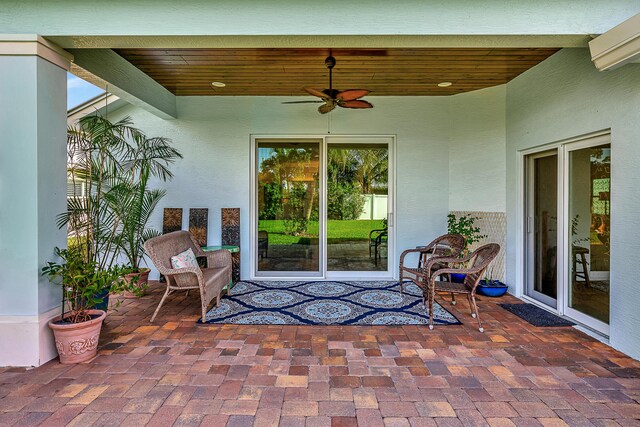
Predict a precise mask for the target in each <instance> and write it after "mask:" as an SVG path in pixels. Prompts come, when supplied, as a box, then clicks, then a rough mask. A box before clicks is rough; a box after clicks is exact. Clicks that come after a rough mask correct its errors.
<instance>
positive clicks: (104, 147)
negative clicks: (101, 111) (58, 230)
mask: <svg viewBox="0 0 640 427" xmlns="http://www.w3.org/2000/svg"><path fill="white" fill-rule="evenodd" d="M67 146H68V149H69V150H68V151H69V153H68V165H69V166H68V175H69V177H70V179H71V181H72V184H73V185H72V188H73V195H72V197H69V198H68V199H67V212H65V213H63V214H61V215H60V216H59V221H58V223H59V225H60V227H63V226H67V228H68V231H69V234H70V235H71V236H75V238H76V239H77V241H79V242H81V246H82V251H83V253H84V254H85V256H86V259H87V260H92V261H95V262H96V263H97V266H98V268H100V269H109V267H111V266H112V265H114V262H115V260H116V259H118V257H119V256H120V255H124V256H125V257H126V258H127V260H128V261H129V265H130V266H131V267H132V273H131V274H129V275H128V276H126V280H127V281H129V282H131V281H135V283H137V285H138V286H139V287H144V286H146V283H147V279H148V274H149V269H144V268H142V266H141V262H142V260H143V257H144V252H143V246H142V245H143V243H144V241H145V240H146V239H147V238H149V237H152V236H154V235H157V234H158V232H156V231H154V230H151V229H148V228H147V227H146V224H147V222H148V221H149V218H150V216H151V214H152V212H153V210H154V208H155V207H156V205H157V203H158V201H159V200H160V199H161V198H162V196H163V195H164V192H163V191H161V190H149V189H148V184H149V179H150V178H151V177H156V178H158V179H160V180H161V181H166V180H168V179H170V178H171V177H172V174H171V172H170V170H169V165H170V164H171V163H172V162H173V161H175V159H177V158H181V157H182V156H181V155H180V153H179V152H178V151H177V150H175V149H174V148H172V147H171V145H170V141H169V140H168V139H166V138H148V137H147V136H146V135H145V134H144V133H143V132H142V131H140V130H139V129H136V128H135V127H133V126H132V122H131V120H130V119H129V118H125V119H122V120H120V121H118V122H111V121H109V120H108V119H106V118H104V117H101V116H99V115H92V116H86V117H83V118H82V119H80V120H79V122H78V126H77V127H72V128H70V129H69V131H68V141H67ZM126 295H128V296H131V294H129V293H127V294H126ZM105 298H108V294H107V295H106V297H105Z"/></svg>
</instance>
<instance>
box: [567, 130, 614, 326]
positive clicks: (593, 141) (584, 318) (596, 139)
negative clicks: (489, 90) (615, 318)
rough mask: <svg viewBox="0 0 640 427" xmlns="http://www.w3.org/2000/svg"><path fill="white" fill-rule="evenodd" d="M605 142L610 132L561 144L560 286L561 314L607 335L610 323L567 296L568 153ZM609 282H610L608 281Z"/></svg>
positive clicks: (568, 245) (568, 285)
mask: <svg viewBox="0 0 640 427" xmlns="http://www.w3.org/2000/svg"><path fill="white" fill-rule="evenodd" d="M605 144H611V135H610V133H606V134H604V135H593V136H589V137H588V138H583V139H581V140H578V141H573V142H571V143H567V144H563V145H562V151H563V168H564V171H565V173H564V175H563V176H562V181H563V185H564V188H565V189H567V190H565V191H566V196H565V197H564V198H563V200H562V204H563V205H562V210H563V212H564V215H563V216H564V221H563V223H564V226H565V227H564V228H565V229H564V232H563V233H562V234H563V239H564V241H563V246H562V249H563V254H562V257H563V259H564V260H565V262H564V264H565V266H564V271H563V278H564V286H563V288H562V291H563V307H562V309H563V314H564V315H565V316H568V317H570V318H572V319H574V320H576V321H577V322H580V323H582V324H584V325H586V326H588V327H590V328H593V329H595V330H597V331H599V332H601V333H603V334H605V335H607V336H609V328H610V325H609V324H607V323H605V322H602V321H600V320H598V319H596V318H594V317H591V316H589V315H588V314H585V313H583V312H581V311H578V310H576V309H575V308H572V307H570V306H569V303H570V297H569V292H570V288H571V286H572V283H571V282H572V280H571V274H572V273H571V266H570V265H569V259H570V258H569V257H570V256H571V253H570V251H571V249H570V246H571V235H570V234H571V227H570V225H569V222H570V220H571V219H570V218H569V202H570V200H569V196H570V195H569V191H568V189H569V185H570V182H569V178H570V177H569V175H570V173H569V171H570V168H569V159H570V155H569V154H570V153H571V152H572V151H577V150H582V149H585V148H590V147H597V146H599V145H605ZM609 283H611V282H609ZM610 298H611V292H609V307H611V299H610ZM609 320H611V318H609Z"/></svg>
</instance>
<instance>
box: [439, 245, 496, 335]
mask: <svg viewBox="0 0 640 427" xmlns="http://www.w3.org/2000/svg"><path fill="white" fill-rule="evenodd" d="M498 252H500V245H498V244H497V243H489V244H488V245H484V246H481V247H479V248H478V249H476V250H475V251H473V252H472V253H471V254H469V255H468V256H466V257H464V258H432V259H431V260H430V261H429V262H428V264H427V269H432V267H433V266H435V265H436V264H438V265H442V264H448V265H449V266H447V267H444V268H439V269H437V270H436V271H434V272H433V273H432V274H431V277H430V279H429V286H428V288H429V289H428V290H427V291H426V292H428V299H429V329H433V301H434V299H435V295H436V292H447V293H450V294H451V297H452V299H453V300H452V304H455V301H456V299H455V294H466V295H467V299H468V300H469V306H470V307H471V317H475V318H476V319H477V320H478V330H479V331H480V332H484V328H483V327H482V323H481V322H480V316H479V315H478V305H477V304H476V288H477V286H478V283H479V282H480V279H481V278H482V276H483V275H484V272H485V271H486V269H487V267H488V266H489V264H491V261H493V259H494V258H495V257H496V256H497V255H498ZM456 264H458V265H461V266H462V267H461V268H453V267H451V265H456ZM453 273H458V274H466V276H465V278H464V282H463V283H454V282H451V281H450V280H444V281H439V280H436V279H438V278H442V277H443V276H447V278H449V277H450V274H453Z"/></svg>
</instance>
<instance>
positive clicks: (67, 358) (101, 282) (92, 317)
mask: <svg viewBox="0 0 640 427" xmlns="http://www.w3.org/2000/svg"><path fill="white" fill-rule="evenodd" d="M55 254H56V255H57V256H58V257H59V259H60V260H61V261H60V262H48V263H47V265H46V266H45V267H43V269H42V274H43V275H45V276H47V277H48V278H49V280H51V282H52V283H54V284H56V285H59V286H61V287H62V295H63V299H62V314H61V315H59V316H57V317H55V318H53V319H52V320H50V321H49V327H50V328H51V329H52V330H53V333H54V337H55V343H56V348H57V350H58V354H59V356H60V363H62V364H72V363H80V362H86V361H89V360H91V359H93V358H94V357H95V356H96V353H97V349H98V340H99V338H100V330H101V328H102V322H103V320H104V318H105V316H106V314H107V313H106V311H104V310H98V309H96V306H97V305H99V304H100V303H101V301H102V298H101V297H100V295H101V294H102V292H103V291H104V290H107V291H110V292H122V291H125V290H130V291H133V292H135V289H133V285H132V284H130V283H127V282H125V281H123V280H121V277H122V275H123V274H124V273H126V272H127V271H128V270H127V269H125V268H123V267H120V266H118V265H113V266H111V267H109V268H106V269H105V268H100V267H99V266H98V263H97V262H96V261H94V260H87V259H86V258H85V256H84V254H83V253H82V252H81V251H78V250H74V249H71V250H69V249H59V248H55Z"/></svg>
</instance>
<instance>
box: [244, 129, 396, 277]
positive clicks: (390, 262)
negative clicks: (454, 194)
mask: <svg viewBox="0 0 640 427" xmlns="http://www.w3.org/2000/svg"><path fill="white" fill-rule="evenodd" d="M295 139H305V140H318V141H319V143H320V171H321V177H320V186H321V192H320V197H319V203H320V206H319V211H320V212H322V215H321V217H320V218H318V220H319V227H320V232H319V238H320V246H319V256H320V263H319V264H320V271H319V272H315V271H314V272H300V271H298V272H295V271H283V272H279V271H277V272H269V271H262V272H259V271H258V258H259V257H258V253H257V250H256V242H257V238H258V236H257V234H258V233H257V230H258V193H257V191H258V186H257V176H258V175H257V168H258V164H257V162H258V142H260V140H283V141H286V140H295ZM330 140H334V143H340V142H345V141H347V140H348V142H349V143H350V144H356V143H358V142H361V143H363V144H365V143H367V142H368V143H371V141H372V140H380V143H382V140H386V141H385V142H386V143H387V144H388V147H389V160H388V161H389V176H388V181H389V195H388V199H387V212H388V218H389V220H388V237H387V270H386V271H327V239H326V236H327V234H326V233H327V221H326V218H327V202H326V200H327V161H326V159H327V151H328V144H331V142H330ZM395 146H396V136H395V135H386V134H375V135H348V134H271V135H269V134H251V135H250V156H249V157H250V164H249V171H250V173H249V189H250V190H249V227H250V228H249V248H250V249H249V265H250V270H249V279H250V280H262V279H264V280H278V279H281V280H297V279H301V280H304V279H318V280H341V279H344V280H349V279H351V280H353V279H358V280H369V279H373V280H376V279H377V280H381V279H384V280H393V279H394V278H395V277H396V274H397V271H396V270H397V264H396V259H395V258H396V256H395V247H396V246H395V245H396V242H395V239H396V233H395V230H396V215H395V212H396V209H395V208H396V203H395V193H396V175H395V170H396V163H395V162H396V160H395Z"/></svg>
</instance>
